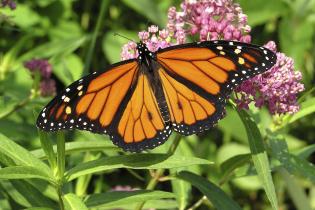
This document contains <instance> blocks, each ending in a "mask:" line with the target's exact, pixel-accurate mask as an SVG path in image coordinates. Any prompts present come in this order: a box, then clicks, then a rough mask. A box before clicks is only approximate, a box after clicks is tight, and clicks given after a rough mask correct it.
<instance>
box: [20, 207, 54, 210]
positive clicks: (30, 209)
mask: <svg viewBox="0 0 315 210" xmlns="http://www.w3.org/2000/svg"><path fill="white" fill-rule="evenodd" d="M25 210H53V209H51V208H46V207H30V208H26V209H25Z"/></svg>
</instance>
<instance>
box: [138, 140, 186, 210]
mask: <svg viewBox="0 0 315 210" xmlns="http://www.w3.org/2000/svg"><path fill="white" fill-rule="evenodd" d="M181 138H182V137H181V135H179V134H176V136H175V138H174V141H173V144H172V145H171V146H170V148H169V149H168V151H167V154H168V155H169V156H171V155H173V154H174V152H175V151H176V149H177V147H178V144H179V142H180V140H181ZM164 172H165V169H158V170H156V172H155V174H154V176H153V177H152V179H151V180H150V181H149V183H148V185H147V187H146V190H153V189H154V188H155V186H156V185H157V183H158V182H159V179H160V177H161V176H162V175H163V174H164ZM144 204H145V202H141V203H140V204H139V205H138V206H137V207H136V208H135V210H141V209H142V208H143V206H144Z"/></svg>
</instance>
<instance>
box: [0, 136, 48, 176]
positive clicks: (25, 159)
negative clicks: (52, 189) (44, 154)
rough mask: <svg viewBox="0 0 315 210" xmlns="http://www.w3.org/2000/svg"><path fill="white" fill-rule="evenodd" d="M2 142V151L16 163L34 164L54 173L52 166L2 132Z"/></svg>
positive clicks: (0, 140)
mask: <svg viewBox="0 0 315 210" xmlns="http://www.w3.org/2000/svg"><path fill="white" fill-rule="evenodd" d="M0 142H1V143H0V153H2V154H4V155H6V156H8V157H10V158H11V159H12V160H13V161H14V162H15V163H16V165H23V166H33V167H36V168H38V169H39V170H41V171H44V172H47V173H51V174H52V172H51V170H50V168H49V167H48V166H47V165H46V164H45V163H43V162H42V161H41V160H39V159H37V158H36V157H35V156H34V155H32V154H31V153H30V152H28V151H27V150H25V149H24V148H23V147H21V146H19V145H18V144H16V143H14V142H13V141H12V140H10V139H8V138H7V137H6V136H4V135H2V134H1V133H0Z"/></svg>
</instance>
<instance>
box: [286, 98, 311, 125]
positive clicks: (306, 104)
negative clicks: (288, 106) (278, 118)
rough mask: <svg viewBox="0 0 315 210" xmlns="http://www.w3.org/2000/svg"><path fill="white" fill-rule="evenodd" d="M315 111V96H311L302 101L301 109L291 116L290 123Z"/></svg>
mask: <svg viewBox="0 0 315 210" xmlns="http://www.w3.org/2000/svg"><path fill="white" fill-rule="evenodd" d="M314 112H315V97H313V98H309V99H307V100H305V101H303V102H302V103H301V108H300V110H299V111H298V112H297V113H296V114H294V115H290V116H289V119H288V121H289V123H293V122H295V121H296V120H299V119H301V118H303V117H305V116H307V115H310V114H312V113H314Z"/></svg>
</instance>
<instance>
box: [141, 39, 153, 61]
mask: <svg viewBox="0 0 315 210" xmlns="http://www.w3.org/2000/svg"><path fill="white" fill-rule="evenodd" d="M137 50H138V54H139V55H138V60H139V62H148V61H149V60H150V59H155V58H154V53H153V52H151V51H150V50H149V49H148V47H147V45H146V44H145V43H143V42H139V43H138V44H137Z"/></svg>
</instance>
